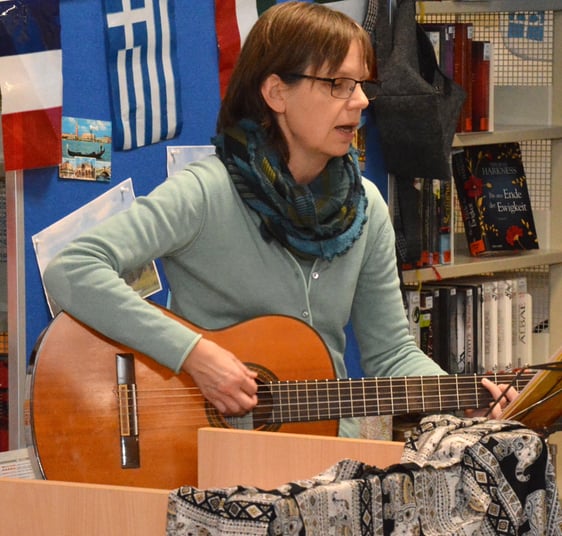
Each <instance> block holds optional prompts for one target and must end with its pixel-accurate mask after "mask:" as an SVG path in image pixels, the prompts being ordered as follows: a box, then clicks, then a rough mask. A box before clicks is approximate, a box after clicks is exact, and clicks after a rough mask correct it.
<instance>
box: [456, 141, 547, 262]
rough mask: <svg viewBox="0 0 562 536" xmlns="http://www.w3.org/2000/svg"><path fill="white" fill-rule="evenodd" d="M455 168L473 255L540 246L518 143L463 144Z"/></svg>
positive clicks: (458, 192) (458, 194)
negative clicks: (465, 145)
mask: <svg viewBox="0 0 562 536" xmlns="http://www.w3.org/2000/svg"><path fill="white" fill-rule="evenodd" d="M452 168H453V177H454V180H455V186H456V191H457V196H458V200H459V205H460V208H461V214H462V219H463V223H464V228H465V234H466V238H467V241H468V248H469V251H470V254H471V255H473V256H478V255H483V254H491V253H498V252H506V251H518V250H519V251H520V250H530V249H538V247H539V242H538V237H537V231H536V228H535V221H534V218H533V211H532V207H531V200H530V198H529V191H528V188H527V178H526V176H525V169H524V166H523V160H522V157H521V149H520V146H519V143H517V142H511V143H499V144H487V145H481V146H467V147H464V148H463V149H460V150H456V151H454V152H453V154H452Z"/></svg>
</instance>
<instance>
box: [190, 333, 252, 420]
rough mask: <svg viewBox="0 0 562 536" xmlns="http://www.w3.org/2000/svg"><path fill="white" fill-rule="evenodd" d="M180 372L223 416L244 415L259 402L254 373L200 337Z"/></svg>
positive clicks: (233, 356)
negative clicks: (193, 383) (188, 376)
mask: <svg viewBox="0 0 562 536" xmlns="http://www.w3.org/2000/svg"><path fill="white" fill-rule="evenodd" d="M182 369H183V370H184V371H185V372H187V373H188V374H189V375H190V376H191V377H192V378H193V381H194V382H195V383H196V385H197V387H199V389H200V390H201V394H202V395H203V396H204V397H205V398H206V399H207V400H208V401H209V402H210V403H211V404H212V405H213V406H215V408H217V410H218V411H219V412H220V413H222V414H224V415H244V414H246V413H248V412H249V411H251V410H252V409H253V408H254V407H255V406H256V404H257V403H258V397H257V389H258V386H257V383H256V378H257V373H256V372H255V371H253V370H250V369H249V368H248V367H247V366H246V365H244V363H242V362H241V361H240V360H239V359H238V358H237V357H236V356H235V355H234V354H233V353H232V352H229V351H228V350H225V349H224V348H222V347H221V346H219V345H218V344H216V343H214V342H212V341H210V340H207V339H205V338H202V339H200V340H199V342H198V343H197V344H196V345H195V347H194V348H193V350H192V351H191V352H190V354H189V355H188V356H187V359H186V360H185V362H184V364H183V366H182Z"/></svg>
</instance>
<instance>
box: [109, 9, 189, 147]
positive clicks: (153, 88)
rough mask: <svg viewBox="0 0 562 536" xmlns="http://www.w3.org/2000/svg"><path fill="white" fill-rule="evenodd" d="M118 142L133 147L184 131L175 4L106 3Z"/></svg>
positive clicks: (164, 138) (122, 145)
mask: <svg viewBox="0 0 562 536" xmlns="http://www.w3.org/2000/svg"><path fill="white" fill-rule="evenodd" d="M105 14H106V37H107V58H108V70H109V82H110V88H111V102H112V112H113V117H112V122H113V144H114V148H115V149H117V150H128V149H134V148H135V147H141V146H144V145H149V144H151V143H156V142H158V141H161V140H166V139H170V138H173V137H175V136H177V135H178V134H179V133H180V131H181V125H182V118H181V100H180V82H179V75H178V72H179V71H178V68H177V59H176V33H175V25H174V2H173V0H105Z"/></svg>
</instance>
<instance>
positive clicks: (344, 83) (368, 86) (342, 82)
mask: <svg viewBox="0 0 562 536" xmlns="http://www.w3.org/2000/svg"><path fill="white" fill-rule="evenodd" d="M287 76H289V77H291V78H306V79H308V80H319V81H320V82H328V83H329V84H331V87H330V94H331V95H332V97H335V98H336V99H349V98H350V97H351V95H352V94H353V92H354V91H355V87H356V86H357V84H359V85H360V86H361V89H362V90H363V93H365V96H366V97H367V99H368V100H374V99H376V98H377V96H378V95H380V92H381V84H380V82H379V81H378V80H354V79H353V78H346V77H338V78H324V77H322V76H311V75H309V74H299V73H289V74H288V75H287Z"/></svg>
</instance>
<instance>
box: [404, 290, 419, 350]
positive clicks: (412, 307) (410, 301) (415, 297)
mask: <svg viewBox="0 0 562 536" xmlns="http://www.w3.org/2000/svg"><path fill="white" fill-rule="evenodd" d="M405 293H406V304H407V310H406V313H407V315H408V324H409V330H410V335H412V337H414V341H415V343H416V345H417V346H418V348H419V347H420V293H419V291H418V290H417V289H416V290H414V289H407V290H406V291H405Z"/></svg>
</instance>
